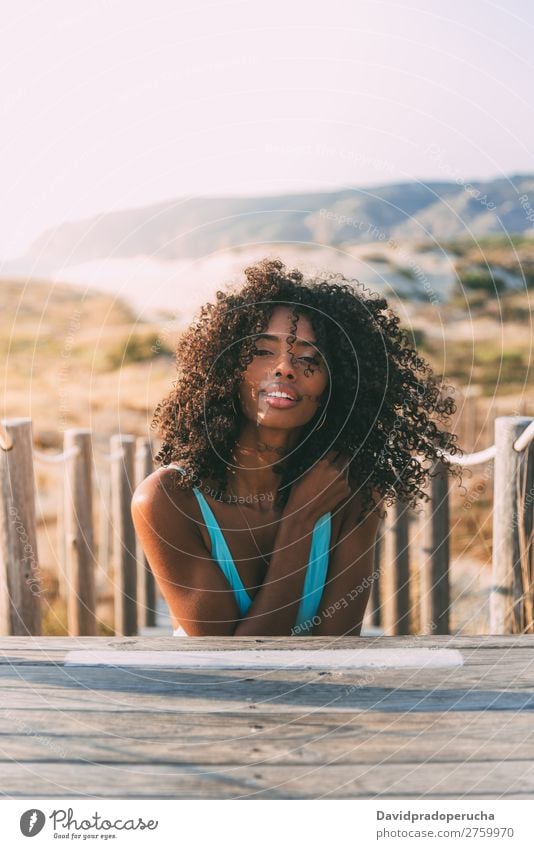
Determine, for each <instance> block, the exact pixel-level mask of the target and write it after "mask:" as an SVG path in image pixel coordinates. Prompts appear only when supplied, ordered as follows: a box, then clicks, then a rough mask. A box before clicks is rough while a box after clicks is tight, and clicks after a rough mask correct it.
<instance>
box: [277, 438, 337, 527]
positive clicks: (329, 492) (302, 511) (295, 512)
mask: <svg viewBox="0 0 534 849" xmlns="http://www.w3.org/2000/svg"><path fill="white" fill-rule="evenodd" d="M348 475H349V458H348V457H346V456H343V455H341V454H340V453H339V451H329V452H328V453H327V454H326V456H325V457H323V459H322V460H319V461H318V462H317V463H316V464H315V466H312V468H311V469H310V470H309V471H307V472H306V474H305V475H303V476H302V477H301V478H300V479H299V480H298V481H297V482H296V483H295V484H293V486H292V487H291V492H290V494H289V498H288V500H287V503H286V506H285V508H284V516H287V517H291V518H292V519H293V520H297V521H299V520H308V521H310V522H311V523H312V524H315V522H316V521H317V520H318V519H319V518H320V517H321V516H323V515H324V514H325V513H328V512H329V511H331V510H333V509H334V507H335V506H336V505H337V504H339V502H340V501H342V500H343V499H344V498H348V497H349V495H350V494H351V489H350V486H349V483H348Z"/></svg>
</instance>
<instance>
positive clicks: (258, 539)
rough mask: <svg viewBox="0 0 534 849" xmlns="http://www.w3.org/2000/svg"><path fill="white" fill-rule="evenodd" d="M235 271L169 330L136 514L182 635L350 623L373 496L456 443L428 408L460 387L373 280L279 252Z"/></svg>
mask: <svg viewBox="0 0 534 849" xmlns="http://www.w3.org/2000/svg"><path fill="white" fill-rule="evenodd" d="M245 275H246V278H247V280H246V283H245V284H244V285H243V286H242V287H241V288H238V289H237V290H235V291H232V290H228V291H226V292H222V291H218V292H217V301H216V303H215V304H211V303H209V304H206V305H204V306H203V307H202V308H201V310H200V314H199V317H198V319H197V320H196V321H194V322H193V323H192V324H191V326H190V327H189V328H188V329H187V331H186V332H185V333H184V335H183V336H182V337H181V339H180V341H179V344H178V348H177V351H176V355H177V365H178V370H179V377H178V380H177V381H175V383H174V384H173V389H172V391H171V392H170V394H169V395H168V397H167V398H166V399H165V400H164V401H163V402H161V403H160V404H159V405H158V407H157V408H156V411H155V415H154V420H153V423H152V424H153V427H158V429H159V432H160V436H161V437H162V439H163V442H162V446H161V449H160V451H159V452H158V454H157V455H156V457H155V460H156V461H157V462H160V463H161V464H162V465H161V467H160V468H158V469H157V470H156V471H155V472H154V473H153V474H151V475H149V476H148V477H147V478H146V479H145V480H144V481H143V482H142V483H141V484H140V486H138V488H137V489H136V491H135V493H134V497H133V500H132V515H133V519H134V523H135V528H136V531H137V534H138V536H139V538H140V541H141V544H142V547H143V549H144V551H145V554H146V557H147V560H148V562H149V564H150V567H151V569H152V570H153V572H154V575H155V578H156V580H157V582H158V585H159V587H160V589H161V592H162V594H163V596H164V598H165V599H166V601H167V603H168V605H169V609H170V612H171V617H172V620H173V624H174V627H175V629H176V630H175V632H174V633H175V635H177V636H178V635H183V636H187V635H189V636H206V635H221V636H230V635H235V636H255V635H257V636H264V635H280V636H283V635H286V636H289V635H300V634H313V635H318V636H326V635H348V634H353V635H354V634H356V635H359V634H360V629H361V626H362V621H363V617H364V612H365V607H366V604H367V601H368V598H369V594H370V588H371V583H372V580H373V546H374V541H375V536H376V532H377V527H378V523H379V520H380V518H381V515H382V514H381V513H380V507H381V505H382V504H384V503H386V499H389V500H388V501H387V503H392V501H393V500H395V498H401V499H403V500H404V501H408V502H409V503H410V504H412V506H415V504H416V502H417V499H420V498H421V497H425V496H424V493H423V492H422V487H423V485H424V484H425V483H426V480H427V477H428V473H429V469H428V467H427V468H425V467H424V466H423V463H424V461H425V459H426V460H428V461H430V466H431V465H432V463H433V461H434V460H436V459H437V458H438V457H439V456H440V453H441V451H447V452H449V453H451V454H453V453H455V452H456V451H458V448H457V447H456V446H455V444H454V443H455V440H456V437H455V436H454V435H453V434H451V433H449V432H447V431H444V430H440V429H439V428H438V427H437V426H436V424H435V423H434V422H433V421H431V418H430V415H431V413H433V414H435V415H436V416H437V417H438V418H439V417H444V416H447V415H449V414H450V413H452V412H454V410H455V405H454V401H453V399H452V398H450V397H448V396H446V397H444V396H443V395H442V392H441V387H440V385H439V384H438V382H437V381H436V379H435V377H434V375H433V374H432V370H431V368H430V366H429V365H428V364H427V363H426V362H425V361H424V360H423V359H421V358H420V357H419V356H418V355H417V352H416V351H415V350H414V348H412V347H410V345H409V344H408V339H407V335H406V333H405V331H403V330H402V329H400V327H399V319H398V317H397V316H395V315H394V314H393V313H392V312H391V311H390V310H388V307H387V302H386V301H385V300H384V299H383V298H378V297H376V296H373V297H367V296H365V295H364V294H362V293H361V292H358V291H357V289H356V288H355V285H354V283H349V282H348V281H346V280H345V278H344V277H342V276H341V275H333V274H332V275H327V277H326V279H325V278H323V279H321V280H307V281H305V280H304V277H303V275H302V273H301V272H300V271H298V270H296V269H293V270H289V269H287V268H286V267H285V266H284V264H283V263H282V262H281V261H280V260H278V259H265V260H263V261H261V262H258V263H257V264H256V265H253V266H250V267H248V268H246V269H245ZM356 285H358V284H356ZM443 462H444V464H446V465H447V461H446V459H445V458H444V459H443ZM449 470H450V471H451V473H452V474H457V473H458V472H459V467H457V466H455V467H451V466H449Z"/></svg>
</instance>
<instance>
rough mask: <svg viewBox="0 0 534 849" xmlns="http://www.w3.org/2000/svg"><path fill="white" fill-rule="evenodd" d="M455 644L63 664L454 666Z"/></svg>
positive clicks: (103, 654)
mask: <svg viewBox="0 0 534 849" xmlns="http://www.w3.org/2000/svg"><path fill="white" fill-rule="evenodd" d="M463 662H464V660H463V657H462V653H461V652H460V651H458V650H457V649H429V648H420V649H410V648H406V649H393V648H392V649H338V650H336V649H332V650H330V649H318V650H316V651H313V650H308V651H306V650H299V649H290V650H286V649H280V650H279V651H276V650H271V649H264V650H252V649H250V650H246V649H244V650H243V649H241V650H234V651H226V650H222V651H193V650H191V651H179V650H177V651H135V650H132V651H113V650H110V651H94V650H83V651H82V650H79V651H70V652H68V653H67V655H66V657H65V661H64V665H65V666H165V667H172V668H176V669H183V668H184V667H200V668H203V669H205V668H210V669H280V668H283V667H291V668H292V669H317V668H325V667H326V668H336V669H358V668H364V667H432V668H436V667H453V666H462V665H463Z"/></svg>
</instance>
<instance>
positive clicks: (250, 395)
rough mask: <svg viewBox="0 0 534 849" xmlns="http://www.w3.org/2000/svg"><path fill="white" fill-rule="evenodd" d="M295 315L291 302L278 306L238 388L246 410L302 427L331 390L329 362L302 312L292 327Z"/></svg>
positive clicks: (265, 420) (269, 423) (254, 416)
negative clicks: (316, 342)
mask: <svg viewBox="0 0 534 849" xmlns="http://www.w3.org/2000/svg"><path fill="white" fill-rule="evenodd" d="M293 321H294V316H293V314H292V311H291V309H290V307H285V306H279V307H275V309H274V310H273V314H272V316H271V320H270V322H269V325H268V327H267V328H266V329H265V330H264V331H263V332H262V333H261V334H259V335H258V336H256V337H255V345H256V348H257V352H256V353H255V355H254V358H253V360H252V362H251V363H250V364H249V365H248V367H247V369H246V371H245V372H244V375H243V380H242V382H241V385H240V388H239V401H240V404H241V409H242V411H243V414H244V415H245V417H246V418H247V419H249V420H250V421H253V422H254V423H256V424H261V425H263V426H265V427H272V428H280V429H292V428H296V427H302V426H303V425H305V424H307V423H308V422H309V421H310V420H311V419H312V418H313V417H314V416H315V415H316V414H317V413H318V410H322V409H323V408H322V406H321V405H320V401H321V400H323V397H322V396H324V398H326V395H327V393H326V392H325V390H326V389H327V387H328V369H327V364H326V361H325V360H324V359H323V357H322V356H321V354H320V352H319V351H318V350H317V348H316V347H315V345H314V342H315V341H316V340H315V333H314V330H313V327H312V324H311V321H310V320H309V318H308V317H307V316H306V315H304V314H303V315H300V316H299V317H298V318H297V324H296V329H295V330H294V331H293ZM293 332H295V334H296V336H295V337H294V338H292V339H291V343H292V344H291V346H290V343H289V342H288V341H287V337H288V336H290V335H291V334H292V333H293ZM273 393H277V395H278V397H277V396H276V395H274V394H273ZM280 393H281V394H282V395H290V396H292V397H291V398H290V399H288V398H284V397H280ZM319 415H320V413H319Z"/></svg>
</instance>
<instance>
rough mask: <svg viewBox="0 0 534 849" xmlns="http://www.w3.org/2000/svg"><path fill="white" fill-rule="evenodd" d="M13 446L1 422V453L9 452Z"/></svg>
mask: <svg viewBox="0 0 534 849" xmlns="http://www.w3.org/2000/svg"><path fill="white" fill-rule="evenodd" d="M14 444H15V443H14V442H13V439H12V438H11V435H10V434H9V433H8V432H7V430H6V429H5V427H4V425H3V424H2V422H0V448H2V450H3V451H10V450H11V449H12V448H13V445H14Z"/></svg>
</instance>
